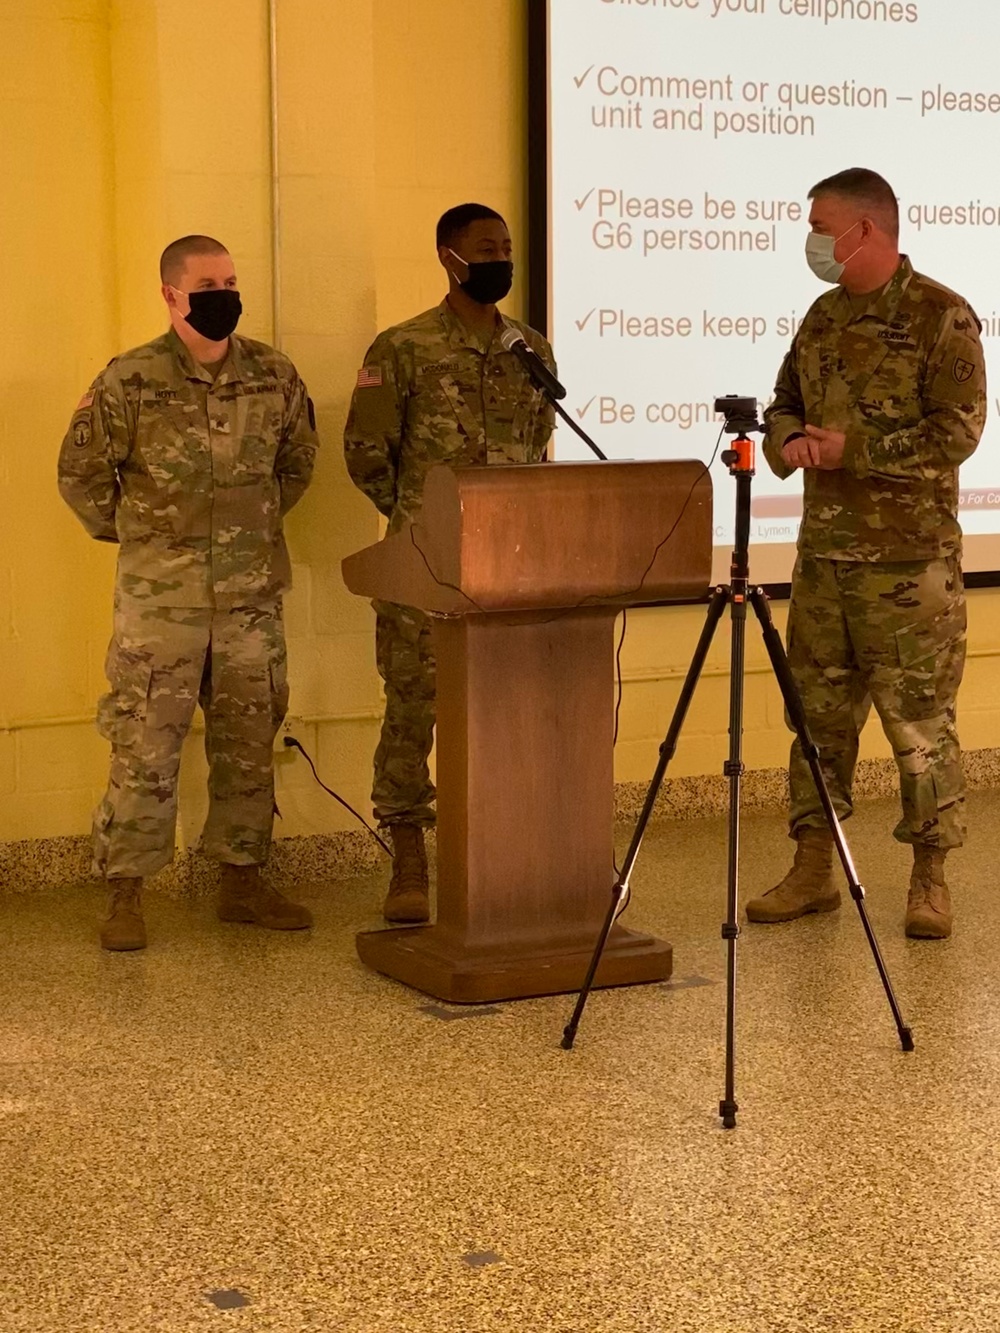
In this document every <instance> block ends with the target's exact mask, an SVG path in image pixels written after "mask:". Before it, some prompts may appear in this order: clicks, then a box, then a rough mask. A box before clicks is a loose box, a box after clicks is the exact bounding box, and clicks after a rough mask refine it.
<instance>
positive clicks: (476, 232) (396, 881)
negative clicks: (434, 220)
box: [344, 204, 554, 921]
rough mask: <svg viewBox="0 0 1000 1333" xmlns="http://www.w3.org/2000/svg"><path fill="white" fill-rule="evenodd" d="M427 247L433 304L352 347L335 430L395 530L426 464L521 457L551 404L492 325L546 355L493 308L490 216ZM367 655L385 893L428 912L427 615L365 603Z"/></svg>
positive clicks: (478, 210) (505, 273) (417, 912)
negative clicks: (344, 410)
mask: <svg viewBox="0 0 1000 1333" xmlns="http://www.w3.org/2000/svg"><path fill="white" fill-rule="evenodd" d="M437 246H438V258H439V259H440V262H441V264H442V266H443V267H444V269H445V271H446V272H447V274H448V278H449V291H448V295H447V296H446V297H445V299H444V300H443V301H442V302H441V304H440V305H438V306H435V307H434V309H432V310H428V311H427V312H426V313H425V314H422V315H418V316H417V317H416V318H415V319H411V320H408V321H407V322H406V323H405V324H399V325H397V326H396V327H395V328H392V329H388V330H387V331H386V332H385V333H382V334H380V335H379V337H378V338H377V339H376V340H375V342H374V343H373V344H372V346H371V347H370V348H369V349H368V352H367V354H366V356H365V361H364V366H363V368H362V370H361V371H360V373H359V375H358V383H357V387H356V388H355V391H354V397H353V399H352V402H351V410H350V415H349V417H348V421H347V428H346V432H345V437H344V449H345V455H346V459H347V468H348V471H349V472H350V474H351V477H352V478H353V480H354V482H355V485H357V486H358V487H359V488H360V489H361V490H362V491H364V493H365V495H367V496H368V498H369V499H370V500H371V501H372V503H373V504H374V505H375V507H376V508H377V509H378V511H379V513H381V514H384V515H385V517H386V518H388V520H389V531H390V532H396V531H398V530H399V528H401V527H402V526H403V524H404V523H406V522H407V521H408V520H409V519H412V518H413V516H414V515H415V514H416V513H417V511H418V510H419V508H420V504H421V499H422V496H423V488H424V479H425V477H426V476H427V472H428V470H429V469H430V468H431V467H433V466H434V465H435V464H436V463H447V464H449V465H451V466H456V467H457V466H462V465H465V464H470V463H480V464H481V463H491V464H492V463H501V464H502V463H535V462H540V461H541V460H542V459H543V458H544V457H545V450H546V446H547V444H548V441H549V437H550V435H551V433H552V426H553V413H552V408H551V406H550V405H549V403H548V402H547V400H546V399H545V398H544V397H543V395H542V393H541V392H540V391H539V390H538V389H537V388H536V387H535V385H534V384H533V382H532V381H531V379H530V377H529V376H528V375H527V373H526V372H525V370H524V369H523V367H522V366H521V364H520V362H519V361H518V360H517V359H516V357H515V356H514V354H513V353H511V352H506V351H504V349H503V348H502V347H501V345H500V333H501V332H502V330H503V328H504V327H505V326H506V325H513V326H514V327H515V328H516V329H517V330H518V332H519V333H520V334H521V335H522V336H523V337H524V340H525V341H526V342H527V343H528V345H529V346H530V347H531V348H533V349H534V351H535V352H537V354H538V355H539V356H540V357H542V358H543V360H544V361H545V362H546V363H547V364H548V365H549V366H550V367H553V366H554V362H553V359H552V350H551V348H550V347H549V345H548V343H547V342H546V341H545V339H544V338H543V337H541V335H540V334H538V333H536V332H535V331H534V330H533V329H530V328H528V327H527V326H526V325H524V324H519V323H517V321H515V320H511V319H508V318H507V317H506V316H503V315H501V314H500V313H499V312H498V310H497V308H496V302H497V301H499V300H501V299H502V298H503V297H504V296H506V294H507V292H508V291H509V290H510V285H511V275H512V272H513V265H512V263H511V258H510V256H511V242H510V235H509V233H508V231H507V227H506V225H505V223H504V221H503V219H502V218H501V217H500V216H499V214H497V213H495V212H494V211H493V210H492V209H490V208H486V207H484V206H483V205H481V204H463V205H460V206H459V207H458V208H453V209H451V210H450V211H449V212H447V213H445V215H444V216H443V217H442V218H441V220H440V222H439V223H438V228H437ZM375 611H376V634H375V644H376V659H377V663H378V669H379V673H380V675H381V676H382V679H383V681H384V683H385V699H386V704H385V720H384V722H383V726H382V736H381V740H380V742H379V745H378V749H377V750H376V753H375V782H374V789H373V792H372V801H373V804H374V807H375V813H376V815H377V817H378V819H379V822H380V825H381V826H382V827H383V828H388V830H389V832H390V834H391V836H392V840H393V872H392V879H391V881H390V885H389V894H388V897H387V899H386V902H385V907H384V911H385V916H386V918H387V919H388V920H390V921H426V920H427V919H428V916H429V908H428V886H427V859H426V856H425V853H424V829H425V828H428V827H430V826H431V825H432V824H433V823H434V807H433V802H434V787H433V784H432V783H431V780H430V773H429V770H428V767H427V758H428V755H429V754H430V750H431V744H432V741H433V734H434V697H435V696H434V654H433V649H432V646H431V628H430V621H429V619H428V617H427V616H425V615H424V614H423V613H422V612H421V611H418V610H415V609H414V608H413V607H406V606H395V605H392V604H390V603H388V602H377V603H375Z"/></svg>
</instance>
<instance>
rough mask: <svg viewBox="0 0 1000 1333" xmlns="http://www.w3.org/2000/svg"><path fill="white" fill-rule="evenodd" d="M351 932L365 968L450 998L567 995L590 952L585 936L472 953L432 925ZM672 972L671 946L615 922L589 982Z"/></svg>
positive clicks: (631, 981)
mask: <svg viewBox="0 0 1000 1333" xmlns="http://www.w3.org/2000/svg"><path fill="white" fill-rule="evenodd" d="M355 938H356V943H357V948H358V957H359V958H360V959H361V961H362V962H363V963H365V964H366V965H367V966H368V967H371V968H373V969H374V970H375V971H376V972H381V973H382V974H383V975H384V976H387V977H394V978H395V979H396V980H397V981H402V982H403V983H404V984H405V985H407V986H412V987H413V989H414V990H418V991H422V992H423V993H424V994H426V995H433V996H434V997H435V998H436V999H439V1000H446V1001H448V1002H449V1003H450V1004H490V1003H493V1002H494V1001H497V1000H523V999H528V998H529V997H531V996H537V995H565V994H570V993H572V992H573V991H578V990H580V988H581V987H582V985H583V982H584V978H585V976H586V973H587V967H588V965H589V963H590V960H591V957H592V955H593V941H592V940H583V939H581V941H580V943H579V945H570V946H567V947H565V948H559V947H558V946H556V947H554V948H553V947H551V946H550V947H549V948H548V949H547V950H546V951H543V952H538V953H533V952H531V951H530V950H518V951H517V952H514V951H513V950H512V947H511V945H510V943H507V944H506V945H505V946H504V945H498V946H497V947H496V948H495V949H485V950H477V951H476V952H475V953H470V952H469V951H468V949H467V948H463V947H462V946H461V945H458V944H456V942H455V941H454V940H453V939H451V940H449V939H448V938H447V937H446V936H445V935H444V933H443V932H441V931H440V930H439V929H438V927H436V926H417V927H413V926H404V927H402V928H400V929H396V930H365V931H361V932H360V933H359V934H358V935H357V936H356V937H355ZM515 947H516V946H515ZM672 971H673V946H672V945H670V944H668V943H667V942H666V941H665V940H658V939H655V938H654V937H653V936H652V935H645V934H640V933H639V932H637V931H633V930H625V929H623V928H622V927H620V926H616V927H615V928H614V930H613V931H612V932H611V936H610V938H609V940H608V944H607V948H606V949H605V951H604V955H603V957H602V958H601V965H600V967H599V968H598V969H597V976H596V978H595V980H594V985H595V986H632V985H636V984H640V983H643V982H650V981H667V980H668V979H669V977H670V975H671V973H672Z"/></svg>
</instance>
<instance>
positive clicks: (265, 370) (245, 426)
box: [59, 329, 318, 608]
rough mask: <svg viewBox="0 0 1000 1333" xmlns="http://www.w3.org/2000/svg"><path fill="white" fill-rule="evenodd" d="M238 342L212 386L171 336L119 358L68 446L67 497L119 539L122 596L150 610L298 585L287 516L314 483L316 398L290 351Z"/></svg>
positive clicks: (239, 600)
mask: <svg viewBox="0 0 1000 1333" xmlns="http://www.w3.org/2000/svg"><path fill="white" fill-rule="evenodd" d="M229 347H230V350H229V354H228V356H227V358H226V361H225V363H224V364H223V366H222V369H221V370H220V372H219V374H218V377H217V378H216V379H215V380H214V382H213V380H212V377H211V375H210V374H209V372H208V371H207V370H205V369H204V368H203V367H202V366H200V365H198V364H197V363H196V362H195V361H194V360H193V359H192V357H191V355H190V353H189V352H188V350H187V348H186V347H185V346H184V344H183V342H181V340H180V338H178V336H177V334H176V333H175V332H174V331H173V329H171V330H170V331H169V332H167V333H166V334H164V335H163V336H162V337H160V338H157V339H155V340H154V341H153V342H151V343H146V344H145V345H144V346H142V347H137V348H135V349H134V351H131V352H125V353H123V354H122V355H121V356H118V357H115V359H114V360H113V361H111V362H110V363H109V365H108V366H107V367H106V368H105V369H104V370H103V371H102V372H101V373H100V375H98V377H97V379H96V380H95V381H94V383H93V384H92V385H91V387H90V388H89V389H88V390H87V392H86V393H85V394H84V396H83V399H82V400H81V402H80V404H79V406H78V407H77V410H76V412H75V413H74V415H73V420H72V423H71V425H70V428H69V431H68V433H67V435H66V438H65V440H64V441H63V446H62V450H61V452H60V455H59V490H60V492H61V494H62V496H63V499H64V500H65V501H66V503H67V504H68V505H69V506H70V508H71V509H72V510H73V511H74V512H75V513H76V515H77V516H78V518H79V519H80V521H81V522H82V523H83V525H84V527H85V528H86V529H87V531H88V532H89V533H90V535H91V536H92V537H96V538H97V539H98V540H99V541H110V542H118V543H120V551H119V555H118V588H119V589H120V591H122V592H123V593H125V594H127V595H128V596H129V597H136V598H141V599H142V600H143V601H145V602H146V603H148V604H149V605H152V606H186V607H196V606H218V607H223V608H224V607H232V606H242V605H247V604H250V603H255V602H259V601H267V600H270V599H271V598H273V597H275V596H277V595H278V594H280V593H281V592H283V591H285V590H286V589H287V588H288V587H289V586H290V584H291V567H290V564H289V560H288V551H287V548H286V546H285V539H284V535H283V533H282V516H283V515H284V514H286V513H287V512H288V510H289V509H291V507H292V505H294V504H295V502H296V501H297V500H298V499H299V497H300V496H301V495H302V493H303V492H304V491H305V489H306V487H307V486H308V484H309V480H310V477H311V475H312V470H313V461H314V458H315V454H316V448H317V443H318V441H317V438H316V430H315V420H314V415H313V409H312V403H311V402H310V401H309V398H308V396H307V394H306V389H305V385H304V384H303V383H302V380H301V379H300V378H299V376H298V374H297V372H296V370H295V367H294V366H293V365H292V363H291V362H290V361H289V360H288V358H287V357H286V356H284V355H283V354H282V353H281V352H277V351H275V350H274V349H273V348H271V347H268V346H267V345H266V344H264V343H259V342H254V341H253V340H251V339H250V338H239V337H233V338H231V339H230V345H229Z"/></svg>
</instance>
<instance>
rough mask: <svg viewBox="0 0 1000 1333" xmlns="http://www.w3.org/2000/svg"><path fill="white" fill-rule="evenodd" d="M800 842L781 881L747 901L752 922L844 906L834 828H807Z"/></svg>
mask: <svg viewBox="0 0 1000 1333" xmlns="http://www.w3.org/2000/svg"><path fill="white" fill-rule="evenodd" d="M797 842H798V845H797V846H796V848H795V861H794V862H793V864H792V868H791V870H789V872H788V874H787V875H786V876H785V878H784V879H783V880H782V881H781V883H780V884H776V885H775V886H774V888H773V889H768V891H767V893H764V894H761V896H760V897H759V898H751V899H750V901H749V902H748V903H747V906H746V912H747V920H748V921H768V922H772V921H794V920H795V918H796V917H800V916H805V915H806V914H807V913H808V912H834V911H836V909H837V908H838V907H839V906H840V890H839V889H838V888H837V886H836V885H835V884H834V882H833V838H832V836H831V834H830V830H829V829H825V828H804V829H802V830H801V832H800V833H799V835H798V840H797Z"/></svg>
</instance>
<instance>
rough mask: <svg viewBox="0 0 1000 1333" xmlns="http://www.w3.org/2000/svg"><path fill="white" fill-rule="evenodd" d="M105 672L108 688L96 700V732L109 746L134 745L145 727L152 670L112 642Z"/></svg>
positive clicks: (143, 661)
mask: <svg viewBox="0 0 1000 1333" xmlns="http://www.w3.org/2000/svg"><path fill="white" fill-rule="evenodd" d="M104 670H105V674H106V675H107V678H108V682H109V684H110V685H111V689H110V690H109V691H108V693H107V694H103V695H101V697H100V699H99V700H98V703H97V729H98V731H99V732H100V734H101V735H102V736H103V737H104V739H105V740H107V741H110V742H111V743H112V745H125V746H127V745H130V744H133V743H134V742H135V741H137V740H138V739H139V738H140V737H141V735H142V733H143V731H144V729H145V726H146V718H147V713H148V709H149V686H150V682H151V680H152V676H153V669H152V667H151V666H150V664H149V662H148V661H146V660H145V659H144V658H142V657H138V656H136V654H134V653H130V652H128V651H127V650H125V649H124V648H122V646H121V645H120V644H119V643H118V642H117V641H116V640H112V641H111V646H110V647H109V648H108V654H107V658H106V660H105V667H104Z"/></svg>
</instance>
